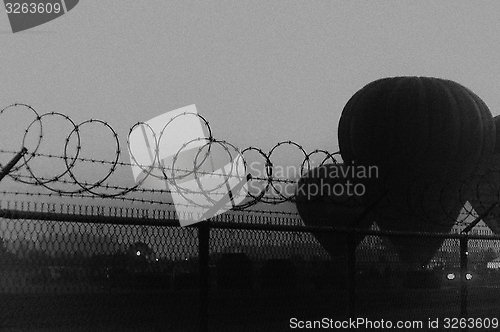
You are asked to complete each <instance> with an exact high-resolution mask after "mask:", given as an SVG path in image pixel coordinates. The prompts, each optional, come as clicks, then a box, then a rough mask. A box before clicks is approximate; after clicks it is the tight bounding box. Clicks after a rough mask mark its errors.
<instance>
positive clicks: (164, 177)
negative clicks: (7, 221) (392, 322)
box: [0, 103, 500, 224]
mask: <svg viewBox="0 0 500 332" xmlns="http://www.w3.org/2000/svg"><path fill="white" fill-rule="evenodd" d="M17 108H21V109H22V110H23V111H25V112H27V113H28V114H31V116H32V117H33V119H32V120H31V122H29V123H28V124H27V126H26V128H25V129H24V134H23V136H22V140H21V142H19V143H20V146H21V147H26V146H27V145H28V136H29V135H34V137H36V142H35V144H32V145H31V146H28V147H27V148H28V153H26V154H24V155H23V159H22V162H19V163H18V165H16V166H15V167H14V168H13V169H12V170H11V172H10V173H9V176H10V178H11V179H12V180H14V181H16V182H19V183H24V184H28V185H33V186H38V187H43V188H45V189H47V190H49V191H50V192H52V193H54V194H55V195H59V196H68V197H95V198H99V197H100V198H117V199H122V200H132V201H139V202H147V201H151V202H153V201H154V202H160V201H155V200H148V199H137V198H126V195H127V194H129V193H171V192H172V191H174V190H175V192H176V193H179V194H180V195H181V196H183V197H184V198H185V199H186V201H187V202H189V203H190V204H193V205H198V206H200V203H197V202H196V201H195V200H193V199H190V194H198V195H199V194H201V195H204V197H205V198H206V201H207V202H209V204H215V203H216V202H217V195H222V194H221V193H220V191H219V190H218V189H220V188H223V186H228V181H229V179H230V178H232V177H236V178H238V179H245V178H247V179H248V186H247V188H245V189H244V190H246V193H245V196H246V199H245V200H243V202H241V203H239V204H236V205H235V206H234V207H233V209H234V210H243V209H246V208H248V207H250V206H253V205H255V204H257V203H259V202H262V203H267V204H280V203H284V202H295V201H296V195H297V192H296V190H293V192H291V193H289V192H287V191H286V189H287V188H290V186H294V185H297V183H298V180H299V179H295V180H294V179H290V178H288V177H287V176H285V177H283V176H280V175H279V172H277V171H276V167H277V166H276V165H275V164H274V163H273V160H272V159H273V157H274V156H275V154H276V153H277V151H279V150H280V149H282V148H285V147H288V148H292V149H294V150H295V151H297V152H298V153H299V155H300V156H301V162H300V163H299V167H298V170H299V174H298V175H299V176H300V177H303V176H304V175H306V174H308V173H309V172H310V171H311V170H312V169H313V168H315V167H319V166H323V165H326V164H338V163H339V162H341V158H340V153H339V152H338V151H337V152H329V151H327V150H321V149H316V150H314V151H311V152H307V151H306V150H305V149H304V148H303V147H302V146H301V145H300V144H298V143H296V142H293V141H282V142H279V143H277V144H275V145H274V146H273V147H272V148H271V149H270V150H269V151H268V152H265V151H264V150H262V149H260V148H258V147H254V146H250V147H247V148H244V149H242V150H240V149H238V148H237V147H236V146H234V145H233V144H231V143H230V142H228V141H225V140H220V139H216V138H214V137H213V134H212V130H211V128H210V124H209V122H208V121H207V120H206V119H205V118H204V117H203V116H201V115H199V114H197V113H191V112H184V113H182V114H178V115H177V116H175V117H173V118H172V119H170V120H169V121H168V122H167V123H166V124H165V125H164V126H163V128H162V129H161V131H160V132H159V133H156V132H155V131H154V130H153V128H151V126H150V125H148V124H147V123H146V122H137V123H136V124H134V125H133V126H132V127H131V128H130V129H129V131H128V135H127V148H128V152H129V154H130V159H131V162H124V161H121V160H120V157H121V156H122V153H121V152H122V148H121V145H120V140H119V136H118V134H117V132H116V131H115V130H114V129H113V127H112V126H111V125H110V124H109V123H107V122H105V121H102V120H98V119H89V120H85V121H83V122H80V123H78V124H77V123H76V122H75V121H73V120H72V119H71V118H70V117H69V116H67V115H64V114H62V113H58V112H49V113H45V114H42V115H40V114H39V113H38V112H37V111H36V110H35V109H34V108H33V107H31V106H29V105H27V104H23V103H15V104H12V105H9V106H7V107H5V108H4V109H2V110H0V121H2V116H3V115H4V114H6V113H7V112H9V111H13V110H15V109H16V111H17ZM16 115H17V113H16ZM190 116H194V117H197V118H198V119H199V120H200V121H201V124H202V125H203V126H204V127H205V128H206V133H207V134H206V135H207V136H206V137H198V138H195V139H193V140H191V141H188V142H185V143H184V144H183V145H182V146H181V147H180V148H179V150H178V151H177V152H176V153H175V155H174V156H173V159H172V164H171V165H165V164H164V160H161V159H160V147H161V145H162V144H161V143H162V140H164V139H165V136H166V133H167V132H168V131H169V129H170V128H171V127H172V124H173V123H175V121H176V120H178V119H179V118H181V117H190ZM55 118H57V119H61V120H63V121H64V122H65V123H67V124H68V125H69V127H70V128H71V130H70V131H69V133H68V134H67V135H66V137H65V138H64V147H63V150H62V151H61V152H60V153H58V154H54V153H43V152H41V151H40V150H41V146H42V141H43V138H44V124H47V122H48V121H51V120H52V119H55ZM1 123H3V124H4V125H9V123H5V122H3V121H2V122H1ZM89 126H94V127H95V128H100V131H101V132H104V133H105V134H106V135H107V136H109V137H111V140H107V141H110V142H112V144H113V151H114V155H110V156H109V158H108V159H107V160H104V159H99V158H84V157H82V156H81V151H82V138H81V135H82V132H84V131H85V130H86V128H88V127H89ZM136 128H141V130H143V132H145V131H146V130H148V131H150V133H151V137H152V138H153V143H152V144H153V145H154V149H153V153H152V155H151V163H150V164H148V165H143V164H141V163H139V162H138V159H137V158H136V156H135V154H134V151H133V149H132V148H131V144H130V136H131V133H132V131H133V130H134V129H136ZM50 143H51V144H52V142H50ZM0 144H2V142H0ZM191 145H195V146H196V147H197V148H198V150H197V152H196V154H195V157H194V159H193V164H192V167H191V168H190V169H182V168H180V167H177V161H178V158H179V155H180V154H181V153H182V152H183V151H185V150H188V149H192V147H191ZM200 145H201V146H200ZM215 147H219V148H222V149H223V151H224V152H225V154H226V155H227V164H229V165H231V168H230V169H229V171H228V172H227V174H226V172H223V173H221V172H215V170H214V171H204V170H203V169H202V166H203V165H204V164H205V163H207V162H209V160H210V155H211V152H212V150H213V149H214V148H215ZM17 152H18V151H16V150H15V149H12V146H10V149H7V148H3V147H2V146H1V145H0V154H2V153H4V154H15V153H17ZM250 153H256V154H257V157H258V158H260V159H261V165H263V167H264V172H262V173H260V174H259V175H257V176H256V175H254V174H251V172H250V171H249V170H248V165H249V163H248V155H249V154H250ZM235 155H236V157H234V156H235ZM42 157H43V158H49V159H51V160H61V161H62V162H63V163H64V168H63V170H62V171H60V172H57V173H55V174H53V175H51V176H47V175H39V174H37V172H36V171H35V170H34V168H33V167H32V166H31V164H32V163H33V162H34V161H35V160H37V159H39V158H42ZM318 158H319V160H320V162H319V163H318V164H315V165H313V159H315V160H317V159H318ZM235 162H236V164H237V165H239V164H240V163H241V165H243V168H244V169H245V174H240V172H239V170H238V168H239V167H235V166H234V165H235ZM88 164H90V165H96V164H99V165H104V166H105V167H107V169H106V171H105V172H104V174H103V175H102V176H100V177H99V178H97V179H95V180H93V181H86V180H83V179H81V178H80V177H79V176H78V174H77V173H76V172H75V168H76V167H78V165H88ZM132 166H135V167H139V168H140V170H141V171H142V172H143V174H144V176H143V177H142V178H141V179H140V180H138V181H136V183H135V184H134V185H133V186H120V185H115V184H111V183H109V180H110V178H111V177H112V176H113V175H115V174H116V173H117V171H118V170H119V169H123V168H124V167H128V168H130V167H132ZM212 169H213V167H212ZM22 170H26V172H27V174H26V173H25V174H22V173H21V171H22ZM44 170H45V171H47V170H49V171H51V170H52V169H51V168H50V167H47V168H46V169H44ZM498 171H499V170H495V169H488V170H484V171H483V173H480V174H478V175H474V179H467V180H463V179H462V182H463V183H460V184H458V185H457V184H456V183H454V184H453V185H451V184H450V183H444V182H445V181H442V180H440V179H436V180H435V181H434V182H432V181H423V182H424V183H425V187H424V188H421V187H419V186H420V184H421V183H422V181H419V178H420V179H422V177H423V176H424V177H425V176H427V175H426V174H414V179H413V180H412V179H406V180H408V183H409V185H408V186H406V187H405V188H403V189H402V190H404V191H405V192H404V193H403V192H401V193H400V194H401V197H406V199H407V200H406V201H404V199H402V200H401V199H400V197H398V195H397V194H396V195H395V194H391V195H389V196H388V197H387V198H386V199H385V200H382V201H381V203H380V204H379V208H378V209H377V213H378V217H379V218H390V217H391V214H392V216H394V215H397V216H398V218H399V217H404V215H416V214H419V215H422V216H423V219H424V220H423V222H425V219H426V218H427V217H428V216H430V215H431V214H432V213H435V212H436V210H435V209H434V210H432V209H431V210H427V209H428V206H427V204H428V203H429V197H430V196H431V195H432V197H431V198H430V199H434V200H439V201H441V202H442V211H441V212H444V214H445V215H448V217H449V218H448V220H445V221H444V222H445V223H446V224H448V223H450V221H451V220H452V219H454V218H455V217H456V216H455V214H456V213H455V212H454V211H452V210H450V204H451V203H449V202H447V200H448V198H447V197H449V196H450V195H451V194H450V193H449V192H448V189H447V188H450V186H451V187H453V188H455V187H456V188H458V189H457V191H458V192H457V195H458V196H459V197H458V198H457V199H458V200H459V201H466V200H469V201H471V200H472V202H471V204H473V205H476V206H480V207H481V208H483V207H484V209H486V208H487V207H488V206H489V205H491V203H492V202H498V201H499V199H500V194H499V193H500V175H499V174H500V173H499V172H498ZM92 173H93V174H94V172H92ZM206 175H211V176H220V177H223V179H222V181H220V182H218V185H217V186H216V187H214V188H204V187H203V184H202V182H201V181H200V179H201V178H202V177H203V176H206ZM149 177H151V178H155V179H157V180H161V181H164V182H165V183H167V184H168V185H167V186H166V188H165V189H148V188H143V187H141V186H142V185H143V184H144V182H145V181H146V179H147V178H149ZM188 177H191V178H194V180H195V181H196V183H197V184H198V190H195V191H194V190H190V189H188V188H186V187H183V185H182V180H184V179H186V178H188ZM496 180H498V181H497V182H499V185H497V186H495V185H492V184H491V181H496ZM392 181H394V180H392ZM381 182H382V183H383V186H386V187H389V186H391V185H393V184H394V183H393V182H392V183H391V181H389V180H387V181H384V180H383V179H382V181H381ZM259 183H262V185H261V189H260V190H259V191H258V192H252V191H251V190H250V189H248V188H249V187H253V188H259V185H258V184H259ZM58 186H63V188H62V189H61V188H59V187H58ZM287 186H288V187H287ZM401 188H402V187H401ZM6 192H8V191H6ZM26 194H28V193H26ZM471 194H473V197H471ZM39 195H40V194H39ZM416 197H420V199H416ZM330 198H331V197H330ZM410 198H411V201H410ZM332 202H333V203H336V204H339V205H342V204H343V203H342V202H340V201H339V200H338V199H337V198H336V197H335V198H333V199H332ZM162 203H163V204H165V202H164V201H163V202H162ZM167 204H168V203H167ZM350 204H352V202H351V203H350ZM356 204H357V205H362V204H366V202H362V201H357V202H355V203H354V205H356ZM430 205H431V206H432V204H430ZM204 207H205V206H204ZM386 208H388V209H390V210H391V213H390V214H389V215H386V214H385V211H388V210H387V209H386ZM398 209H399V210H398ZM395 211H396V213H395V214H394V212H395ZM467 212H468V213H469V214H472V213H473V211H472V210H471V211H467ZM429 218H430V217H429ZM454 221H455V222H456V220H454ZM433 222H435V221H433Z"/></svg>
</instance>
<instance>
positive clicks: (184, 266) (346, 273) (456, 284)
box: [0, 201, 500, 331]
mask: <svg viewBox="0 0 500 332" xmlns="http://www.w3.org/2000/svg"><path fill="white" fill-rule="evenodd" d="M169 216H170V217H171V216H172V215H170V214H169V212H168V211H158V210H154V211H153V210H145V209H132V208H130V209H122V210H121V211H120V209H114V208H109V207H108V208H103V207H97V206H93V207H92V206H86V207H79V206H71V205H64V204H54V203H51V204H45V205H43V204H41V203H37V205H35V203H33V202H32V203H30V204H28V203H27V202H24V203H20V202H6V201H2V202H1V209H0V218H1V219H0V238H1V239H2V243H1V245H0V264H1V267H2V268H1V270H0V306H1V307H0V315H1V318H0V325H1V328H2V330H3V331H8V330H12V331H19V330H23V331H40V330H43V331H289V330H291V329H293V327H294V326H295V328H296V327H297V326H300V324H307V322H311V324H312V323H313V322H314V321H316V322H322V323H323V324H326V323H325V322H327V321H328V322H330V324H334V322H341V321H342V320H346V319H349V318H357V319H358V318H363V319H367V320H369V319H371V320H380V319H384V320H386V321H387V320H392V321H394V322H396V321H398V320H401V321H402V320H411V321H421V322H423V323H422V324H428V321H429V319H435V318H441V319H442V318H445V317H450V318H451V317H456V318H459V317H474V318H478V317H489V318H494V317H495V315H497V311H498V310H497V308H496V303H497V298H498V295H500V291H499V290H500V278H499V277H500V273H499V271H500V260H499V259H497V248H498V247H499V246H498V244H499V243H498V241H499V240H500V237H498V236H493V235H492V234H490V233H491V232H488V231H487V229H486V228H480V227H479V228H478V226H476V228H475V229H474V230H473V232H472V233H471V234H460V233H457V234H449V235H436V234H434V235H430V234H404V233H394V232H392V233H391V232H381V231H380V230H378V229H377V228H376V227H372V229H371V230H368V231H366V230H365V231H360V230H346V229H332V228H325V227H323V228H320V227H306V226H303V224H302V222H301V220H300V218H299V217H298V216H292V215H285V216H282V215H278V214H270V215H269V216H263V215H262V214H259V215H251V213H250V212H245V213H243V212H242V213H240V214H237V213H233V214H229V213H226V214H224V215H219V216H217V217H215V218H213V219H212V220H210V221H209V222H203V223H200V224H199V225H196V227H184V228H183V227H179V226H178V222H176V220H175V219H171V218H169ZM317 232H323V233H326V234H332V235H334V234H335V235H338V234H339V233H342V234H344V235H345V236H346V237H349V236H355V235H356V236H359V235H364V236H365V238H364V240H363V241H362V242H361V243H360V244H359V245H358V246H357V247H355V248H354V250H351V252H353V254H352V255H347V256H342V255H339V256H337V257H332V256H331V255H329V254H328V253H327V252H326V251H324V250H323V248H322V247H321V246H320V245H319V244H318V242H317V241H316V240H315V238H314V236H313V234H314V233H317ZM395 236H399V237H401V236H403V237H418V238H419V239H421V240H422V243H423V244H424V245H425V241H426V240H427V239H428V238H429V237H431V236H432V237H434V238H435V237H441V238H442V239H443V240H444V242H443V245H442V246H441V248H440V249H439V251H438V252H437V253H436V254H435V256H434V258H433V259H432V260H431V261H430V262H429V263H428V264H427V265H426V266H415V264H402V263H401V262H400V261H399V259H398V254H397V251H396V249H395V248H394V246H392V245H391V242H390V241H389V240H390V238H392V237H395ZM348 243H351V242H349V241H348ZM411 243H414V241H412V242H411ZM348 245H349V244H348ZM351 249H352V248H351ZM415 250H419V248H417V247H416V248H415ZM346 252H349V248H347V250H346ZM464 264H465V266H464ZM325 319H327V320H326V321H325ZM325 326H326V325H325ZM332 326H333V325H332ZM424 326H425V325H424Z"/></svg>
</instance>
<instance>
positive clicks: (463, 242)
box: [460, 235, 469, 318]
mask: <svg viewBox="0 0 500 332" xmlns="http://www.w3.org/2000/svg"><path fill="white" fill-rule="evenodd" d="M468 241H469V239H468V238H467V235H464V236H463V237H461V238H460V317H461V318H467V295H468V285H467V279H466V277H465V275H466V274H467V254H468V248H467V247H468Z"/></svg>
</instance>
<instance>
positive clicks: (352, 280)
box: [347, 229, 356, 319]
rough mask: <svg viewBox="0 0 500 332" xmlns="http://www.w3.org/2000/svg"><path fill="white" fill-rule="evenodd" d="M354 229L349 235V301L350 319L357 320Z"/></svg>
mask: <svg viewBox="0 0 500 332" xmlns="http://www.w3.org/2000/svg"><path fill="white" fill-rule="evenodd" d="M354 235H355V232H354V229H351V230H350V231H349V233H348V234H347V236H348V239H347V287H348V290H347V292H348V293H347V300H348V308H349V317H350V318H352V319H355V318H356V240H355V239H354Z"/></svg>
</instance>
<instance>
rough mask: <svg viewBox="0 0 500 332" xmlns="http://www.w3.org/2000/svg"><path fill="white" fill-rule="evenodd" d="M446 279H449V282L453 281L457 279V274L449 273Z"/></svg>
mask: <svg viewBox="0 0 500 332" xmlns="http://www.w3.org/2000/svg"><path fill="white" fill-rule="evenodd" d="M446 278H447V279H448V280H453V279H455V273H448V275H447V276H446Z"/></svg>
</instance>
